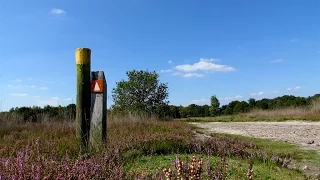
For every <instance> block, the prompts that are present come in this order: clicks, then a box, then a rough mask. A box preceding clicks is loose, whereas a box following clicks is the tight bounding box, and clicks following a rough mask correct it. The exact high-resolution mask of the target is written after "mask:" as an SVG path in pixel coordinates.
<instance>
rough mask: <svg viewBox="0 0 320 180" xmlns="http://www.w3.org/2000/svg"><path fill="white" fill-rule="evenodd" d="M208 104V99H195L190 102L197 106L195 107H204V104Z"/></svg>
mask: <svg viewBox="0 0 320 180" xmlns="http://www.w3.org/2000/svg"><path fill="white" fill-rule="evenodd" d="M209 103H210V99H204V98H203V99H196V100H192V101H191V104H197V105H205V104H209Z"/></svg>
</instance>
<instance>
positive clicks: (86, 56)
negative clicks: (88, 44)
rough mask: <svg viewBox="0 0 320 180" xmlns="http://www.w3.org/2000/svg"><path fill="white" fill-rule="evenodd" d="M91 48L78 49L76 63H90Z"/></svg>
mask: <svg viewBox="0 0 320 180" xmlns="http://www.w3.org/2000/svg"><path fill="white" fill-rule="evenodd" d="M90 59H91V50H90V49H89V48H77V49H76V63H77V64H90Z"/></svg>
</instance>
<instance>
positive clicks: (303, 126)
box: [191, 121, 320, 152]
mask: <svg viewBox="0 0 320 180" xmlns="http://www.w3.org/2000/svg"><path fill="white" fill-rule="evenodd" d="M191 124H194V125H196V126H198V127H200V128H205V129H206V130H207V131H210V132H217V133H227V134H236V135H243V136H249V137H257V138H265V139H273V140H282V141H287V142H291V143H296V144H298V145H300V146H302V147H304V148H307V149H314V150H318V151H319V152H320V122H301V121H287V122H209V123H191Z"/></svg>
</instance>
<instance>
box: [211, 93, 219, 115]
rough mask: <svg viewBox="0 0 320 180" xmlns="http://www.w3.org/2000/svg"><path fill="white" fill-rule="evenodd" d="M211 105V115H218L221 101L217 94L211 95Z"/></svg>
mask: <svg viewBox="0 0 320 180" xmlns="http://www.w3.org/2000/svg"><path fill="white" fill-rule="evenodd" d="M210 105H211V106H210V109H209V110H210V115H211V116H216V115H217V114H218V112H219V107H220V102H219V100H218V98H217V97H216V96H215V95H213V96H211V98H210Z"/></svg>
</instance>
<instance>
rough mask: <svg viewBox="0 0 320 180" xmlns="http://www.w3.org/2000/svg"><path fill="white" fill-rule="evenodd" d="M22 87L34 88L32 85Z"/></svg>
mask: <svg viewBox="0 0 320 180" xmlns="http://www.w3.org/2000/svg"><path fill="white" fill-rule="evenodd" d="M24 87H25V88H35V87H36V86H34V85H25V86H24Z"/></svg>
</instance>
